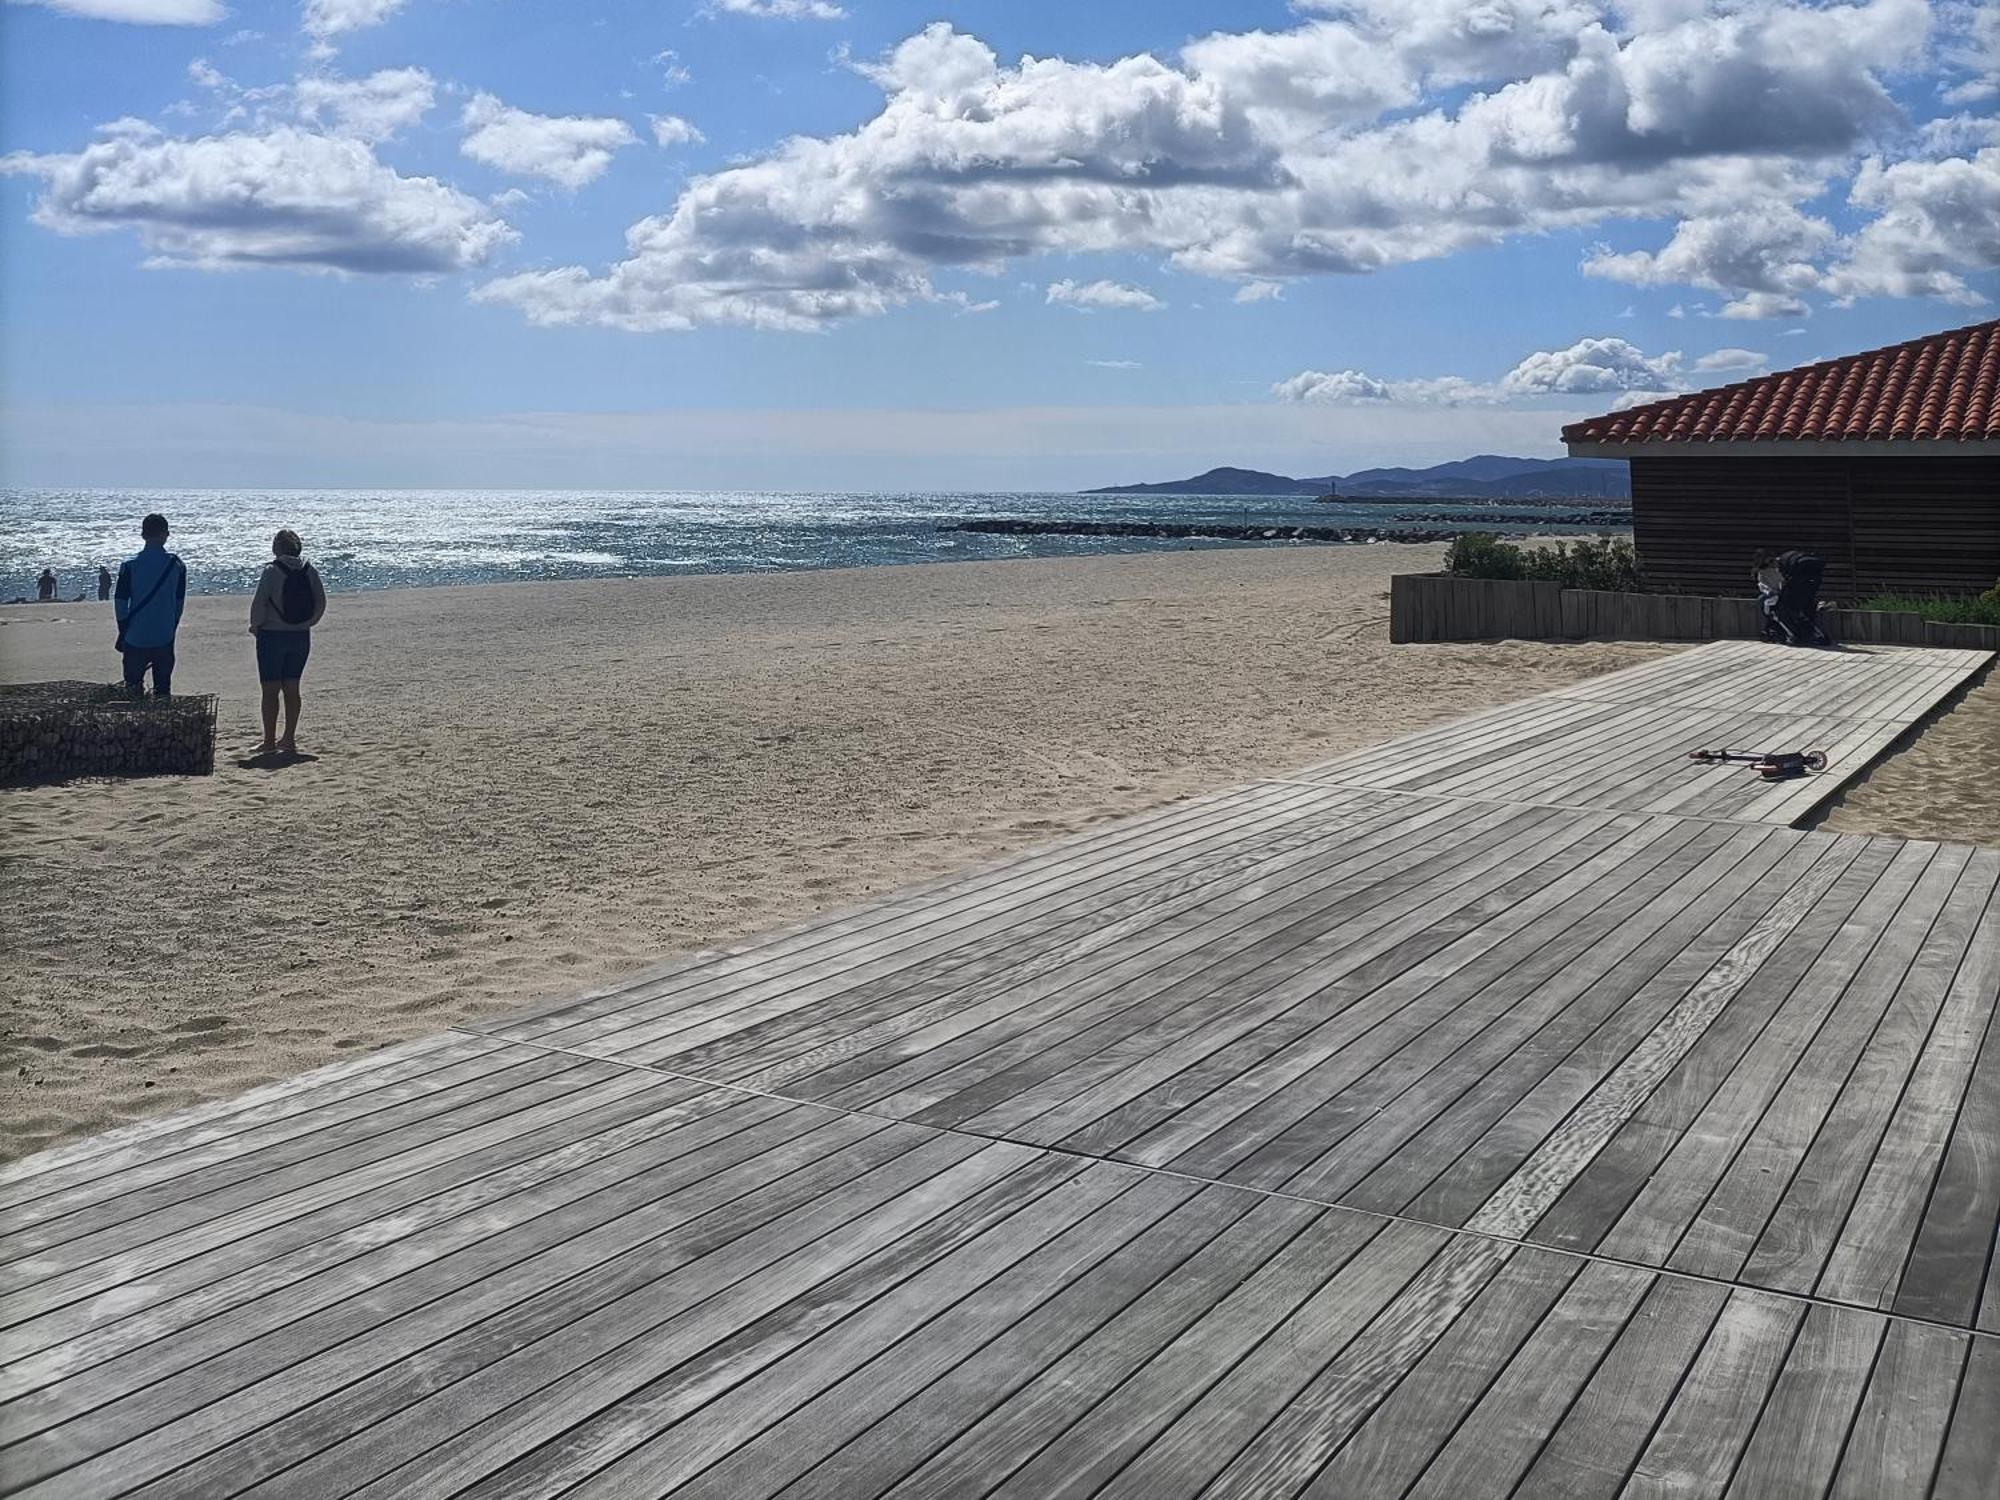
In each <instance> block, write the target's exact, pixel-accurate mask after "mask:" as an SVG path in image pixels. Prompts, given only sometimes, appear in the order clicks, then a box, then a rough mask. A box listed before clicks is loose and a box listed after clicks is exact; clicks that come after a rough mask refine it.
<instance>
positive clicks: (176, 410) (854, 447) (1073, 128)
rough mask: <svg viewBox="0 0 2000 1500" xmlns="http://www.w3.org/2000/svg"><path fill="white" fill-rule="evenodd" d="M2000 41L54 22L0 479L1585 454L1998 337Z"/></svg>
mask: <svg viewBox="0 0 2000 1500" xmlns="http://www.w3.org/2000/svg"><path fill="white" fill-rule="evenodd" d="M1997 106H2000V4H1996V3H1994V0H1983V3H1963V0H1931V3H1925V0H1866V3H1858V4H1804V3H1779V0H1722V3H1702V0H1620V3H1606V4H1600V3H1594V0H1352V3H1349V0H1292V3H1289V4H1288V3H1283V0H1227V3H1224V0H1210V3H1194V0H1087V3H1079V0H1064V3H1059V4H1058V3H1046V0H963V3H948V0H926V3H921V4H913V3H904V0H4V3H0V397H3V398H4V403H0V482H4V483H7V484H12V485H27V486H77V487H111V486H118V487H192V486H216V487H229V486H245V485H264V486H273V487H280V486H307V487H320V486H328V487H360V486H480V485H485V486H496V485H499V486H511V485H519V486H534V487H546V486H577V487H590V488H597V487H617V488H646V489H707V488H745V489H877V490H901V489H993V488H1003V489H1004V488H1022V489H1068V488H1072V487H1084V486H1092V485H1099V484H1111V483H1122V482H1128V481H1134V480H1150V479H1164V478H1172V477H1176V476H1179V475H1182V474H1187V473H1192V472H1195V471H1197V470H1200V469H1205V468H1208V467H1210V466H1212V465H1217V464H1232V465H1241V466H1248V467H1255V468H1265V469H1272V470H1276V471H1279V472H1284V473H1289V474H1296V475H1320V474H1327V473H1342V472H1348V471H1351V470H1353V469H1357V468H1362V467H1367V466H1372V465H1377V464H1388V463H1409V464H1426V463H1434V462H1439V461H1442V460H1445V459H1449V458H1456V457H1462V456H1465V455H1467V454H1470V453H1474V452H1492V451H1498V452H1507V453H1521V454H1530V455H1539V456H1553V455H1555V454H1558V453H1560V452H1561V447H1560V443H1559V439H1558V436H1557V434H1558V430H1559V428H1560V427H1561V425H1562V424H1563V423H1564V422H1565V421H1571V420H1575V419H1577V418H1579V417H1581V416H1587V415H1591V414H1594V413H1597V412H1601V411H1605V410H1608V409H1610V408H1612V407H1614V406H1618V405H1629V404H1632V403H1634V402H1637V401H1642V400H1646V399H1652V398H1657V397H1658V396H1659V395H1660V394H1662V393H1667V392H1672V391H1677V390H1686V389H1694V388H1701V387H1706V386H1712V385H1720V384H1725V383H1727V382H1729V381H1732V380H1739V379H1743V378H1746V377H1747V376H1750V375H1754V374H1757V373H1760V372H1762V371H1765V370H1769V369H1782V368H1786V367H1789V366H1792V365H1797V364H1802V363H1807V362H1809V361H1811V360H1814V359H1820V358H1829V357H1833V356H1836V355H1839V354H1843V353H1850V352H1855V351H1859V350H1863V349H1869V348H1875V347H1879V346H1881V345H1883V344H1888V343H1893V342H1896V341H1898V340H1901V339H1905V338H1911V337H1915V336H1917V335H1920V334H1923V333H1928V332H1931V331H1934V330H1937V329H1940V328H1949V327H1956V326H1961V325H1964V324H1967V323H1974V322H1979V321H1983V320H1986V319H1989V318H1992V317H1995V316H1996V315H2000V314H1996V313H1995V310H1994V308H1995V303H1996V300H2000V126H1996V112H1997V111H1996V107H1997Z"/></svg>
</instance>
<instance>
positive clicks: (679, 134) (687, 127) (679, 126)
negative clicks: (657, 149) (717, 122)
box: [646, 115, 708, 146]
mask: <svg viewBox="0 0 2000 1500" xmlns="http://www.w3.org/2000/svg"><path fill="white" fill-rule="evenodd" d="M646 118H647V119H649V120H651V121H652V123H653V140H654V142H655V143H656V144H658V145H661V146H698V145H700V144H701V143H702V142H703V141H705V140H707V139H708V137H707V136H705V135H703V134H702V133H701V132H700V131H699V130H696V129H695V128H694V126H693V125H691V124H689V123H688V122H687V121H686V120H683V119H682V118H681V117H680V116H679V115H648V116H647V117H646Z"/></svg>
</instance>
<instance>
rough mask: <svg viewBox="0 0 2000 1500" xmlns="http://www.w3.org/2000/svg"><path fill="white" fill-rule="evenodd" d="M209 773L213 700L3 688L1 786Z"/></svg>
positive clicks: (79, 688)
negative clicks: (74, 779) (102, 777)
mask: <svg viewBox="0 0 2000 1500" xmlns="http://www.w3.org/2000/svg"><path fill="white" fill-rule="evenodd" d="M214 769H215V697H214V695H213V694H209V693H195V694H177V695H175V696H174V697H171V698H156V697H141V696H135V695H133V694H131V693H128V692H127V691H126V690H125V689H124V688H123V687H121V686H115V685H114V686H110V687H106V686H104V685H103V684H101V683H95V682H29V683H20V684H15V685H8V686H0V785H18V784H21V783H25V782H37V781H67V780H70V779H72V778H75V777H81V776H162V775H167V776H206V775H208V774H209V773H210V772H211V771H213V770H214Z"/></svg>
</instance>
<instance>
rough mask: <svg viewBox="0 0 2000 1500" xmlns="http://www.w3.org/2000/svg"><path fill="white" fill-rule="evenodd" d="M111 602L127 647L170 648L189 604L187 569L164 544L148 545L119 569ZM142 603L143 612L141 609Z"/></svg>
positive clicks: (152, 543)
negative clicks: (185, 605)
mask: <svg viewBox="0 0 2000 1500" xmlns="http://www.w3.org/2000/svg"><path fill="white" fill-rule="evenodd" d="M163 577H164V579H165V581H164V582H162V578H163ZM155 584H158V585H159V587H158V589H157V590H155V588H154V585H155ZM148 595H151V597H150V598H148V597H147V596H148ZM111 600H112V608H114V609H116V610H117V611H118V624H119V626H120V628H121V629H123V631H124V632H125V644H126V645H127V646H130V647H133V648H134V649H142V648H145V647H149V646H171V645H172V644H173V643H174V632H175V631H176V630H177V629H179V628H180V623H181V606H182V605H184V604H185V603H186V602H187V569H186V568H184V567H182V566H181V560H180V559H179V558H178V557H176V556H174V554H173V553H171V552H169V551H168V550H167V549H166V546H165V544H163V543H160V542H148V543H146V545H145V547H144V549H143V550H141V551H139V552H137V553H135V554H134V555H133V556H131V557H129V558H127V559H126V560H125V561H124V562H122V563H120V564H119V565H118V587H117V588H115V589H113V590H112V591H111ZM142 603H143V604H144V608H140V607H139V606H140V605H141V604H142Z"/></svg>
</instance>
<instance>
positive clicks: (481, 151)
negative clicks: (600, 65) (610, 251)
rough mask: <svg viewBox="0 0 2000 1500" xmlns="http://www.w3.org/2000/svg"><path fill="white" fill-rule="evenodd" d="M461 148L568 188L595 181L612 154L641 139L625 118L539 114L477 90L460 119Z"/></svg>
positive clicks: (496, 164) (490, 163)
mask: <svg viewBox="0 0 2000 1500" xmlns="http://www.w3.org/2000/svg"><path fill="white" fill-rule="evenodd" d="M460 123H461V124H463V125H464V127H465V132H466V134H465V139H464V140H463V141H462V142H461V143H460V145H459V149H460V150H461V151H463V152H464V153H465V154H466V155H467V156H469V157H471V158H472V159H473V160H474V161H480V162H484V163H486V165H488V166H490V167H497V168H499V169H500V170H501V171H503V172H512V173H515V174H517V175H520V176H525V177H545V178H547V179H548V180H549V181H550V182H554V183H557V184H559V185H561V186H563V187H566V188H580V187H583V186H585V185H586V184H588V183H592V182H595V181H596V180H597V179H598V178H600V177H602V176H603V175H604V172H605V169H606V168H608V167H609V166H610V165H611V154H612V153H613V152H614V151H617V150H619V149H620V148H621V147H624V146H630V145H633V144H634V143H635V142H637V140H638V139H639V138H638V137H637V136H636V135H634V134H633V133H632V127H631V126H629V125H627V124H626V123H625V122H624V121H623V120H605V119H592V118H588V117H582V116H574V115H536V114H530V113H528V111H526V110H524V109H515V108H514V107H513V106H512V105H510V104H503V103H501V102H500V101H499V100H498V99H496V98H494V97H493V95H491V94H475V95H473V97H472V101H471V102H470V103H469V104H467V105H466V106H465V113H464V115H463V116H462V117H461V119H460Z"/></svg>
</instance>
